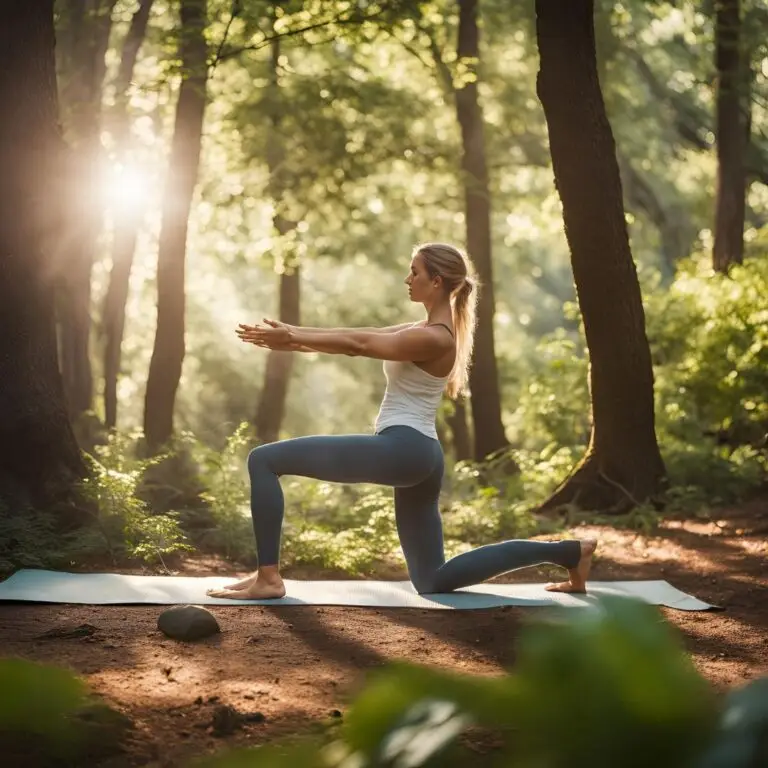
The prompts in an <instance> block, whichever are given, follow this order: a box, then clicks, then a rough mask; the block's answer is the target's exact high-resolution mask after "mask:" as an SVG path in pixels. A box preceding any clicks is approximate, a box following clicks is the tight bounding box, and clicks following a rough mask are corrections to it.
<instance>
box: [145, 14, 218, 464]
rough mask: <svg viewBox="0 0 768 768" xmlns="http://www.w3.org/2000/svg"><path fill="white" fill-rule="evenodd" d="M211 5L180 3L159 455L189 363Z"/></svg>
mask: <svg viewBox="0 0 768 768" xmlns="http://www.w3.org/2000/svg"><path fill="white" fill-rule="evenodd" d="M206 16H207V10H206V0H182V3H181V46H180V47H181V75H182V82H181V88H180V90H179V101H178V105H177V107H176V122H175V126H174V134H173V143H172V146H171V157H170V162H169V167H168V177H167V181H166V188H165V199H164V201H163V214H162V224H161V228H160V243H159V247H158V255H157V332H156V334H155V345H154V348H153V350H152V360H151V362H150V365H149V377H148V379H147V391H146V396H145V401H144V436H145V438H146V442H147V448H148V450H149V452H150V453H157V452H158V451H159V450H160V449H161V448H162V446H164V445H165V444H166V443H167V442H168V441H169V440H170V438H171V436H172V434H173V409H174V404H175V401H176V390H177V389H178V386H179V380H180V379H181V367H182V363H183V361H184V308H185V285H184V279H185V261H186V246H187V227H188V221H189V211H190V208H191V206H192V196H193V194H194V191H195V186H196V184H197V172H198V165H199V162H200V146H201V142H202V134H203V117H204V115H205V104H206V84H207V74H208V73H207V65H206V57H207V46H206V42H205V34H204V33H205V26H206V22H207V18H206Z"/></svg>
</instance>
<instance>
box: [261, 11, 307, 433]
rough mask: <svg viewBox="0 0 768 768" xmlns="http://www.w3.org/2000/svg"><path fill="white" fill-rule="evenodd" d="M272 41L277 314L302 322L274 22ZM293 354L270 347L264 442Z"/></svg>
mask: <svg viewBox="0 0 768 768" xmlns="http://www.w3.org/2000/svg"><path fill="white" fill-rule="evenodd" d="M271 34H272V35H273V39H272V40H271V42H270V54H271V55H270V70H269V86H268V88H267V92H266V94H265V98H266V106H267V110H266V113H267V116H268V119H269V135H268V136H267V166H268V168H269V195H270V197H271V199H272V205H273V207H274V211H275V213H274V217H273V225H274V228H275V231H276V233H277V235H278V237H279V242H280V246H279V248H278V251H279V252H280V256H279V257H278V262H279V263H278V264H276V268H277V271H278V273H279V278H278V281H279V286H278V317H279V319H280V321H281V322H283V323H288V324H289V325H299V324H300V296H301V283H300V274H301V273H300V266H299V263H298V260H297V259H296V257H295V251H294V249H293V248H291V247H290V245H288V244H287V243H286V240H285V237H286V235H288V234H289V233H290V232H291V231H292V230H293V229H294V228H295V226H296V225H295V223H294V222H293V221H290V220H289V219H287V218H286V216H285V213H284V210H283V209H284V207H285V202H284V196H285V189H286V179H285V177H286V172H285V171H286V169H285V165H284V163H285V146H284V143H283V136H282V131H281V113H282V110H283V104H282V98H281V95H280V38H279V37H277V36H274V35H275V30H274V25H273V26H272V30H271ZM293 358H294V355H293V354H292V353H291V352H280V351H278V350H274V349H273V350H270V351H269V354H268V355H267V363H266V368H265V372H264V385H263V387H262V389H261V396H260V398H259V406H258V408H257V411H256V419H255V424H256V435H257V437H258V438H259V440H261V441H262V442H265V443H271V442H274V441H275V440H277V439H278V438H279V436H280V428H281V426H282V423H283V419H284V417H285V403H286V400H287V398H288V387H289V385H290V381H291V371H292V369H293Z"/></svg>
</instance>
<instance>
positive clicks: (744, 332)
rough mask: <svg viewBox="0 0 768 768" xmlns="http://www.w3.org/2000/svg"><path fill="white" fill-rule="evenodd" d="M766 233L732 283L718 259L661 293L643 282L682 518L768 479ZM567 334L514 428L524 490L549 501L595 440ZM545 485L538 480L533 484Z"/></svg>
mask: <svg viewBox="0 0 768 768" xmlns="http://www.w3.org/2000/svg"><path fill="white" fill-rule="evenodd" d="M766 244H768V230H767V231H765V232H763V233H762V234H760V235H759V236H757V237H756V239H755V240H754V241H753V243H752V245H751V251H752V254H753V257H752V258H750V259H749V260H748V261H747V262H746V263H745V264H744V265H743V266H739V267H737V268H734V269H733V270H732V272H731V275H730V277H724V276H722V275H719V274H713V273H712V270H711V267H710V257H709V255H708V254H706V255H705V254H699V255H697V256H696V257H695V258H692V259H690V260H688V261H686V262H685V263H683V264H682V265H681V267H680V271H679V274H678V275H677V277H676V278H675V280H674V281H673V282H672V283H671V284H670V285H669V286H668V287H667V288H666V290H661V286H660V284H659V281H660V277H659V275H658V273H656V272H654V271H653V270H646V272H645V273H643V274H644V281H645V285H644V289H645V290H644V292H645V297H646V298H645V309H646V319H647V329H648V338H649V342H650V345H651V354H652V359H653V364H654V374H655V387H656V390H655V391H656V431H657V435H658V439H659V443H660V446H661V450H662V454H663V456H664V460H665V463H666V465H667V470H668V472H669V477H670V485H671V488H670V491H669V492H668V493H667V501H668V502H669V504H670V506H671V507H672V508H673V509H683V508H685V509H688V510H692V509H695V508H696V507H697V506H698V505H700V504H702V503H703V502H704V501H706V502H707V503H709V504H715V503H720V502H727V501H732V500H734V499H737V498H739V497H741V496H743V495H744V494H745V493H747V492H748V491H749V490H750V489H753V488H756V487H758V486H759V485H760V484H761V483H763V482H764V481H765V479H766V476H767V472H768V456H767V454H766V447H768V401H767V400H766V398H765V392H766V391H768V300H767V299H766V296H768V259H766V258H765V255H764V253H765V252H766V251H768V246H767V245H766ZM579 339H580V340H579V341H576V340H573V339H571V338H569V337H568V335H567V334H566V332H565V331H564V330H562V329H561V330H558V331H556V332H555V333H554V334H552V335H550V336H547V337H545V338H544V339H543V340H542V341H541V342H540V343H539V344H538V345H537V346H536V350H535V353H534V355H532V357H531V359H530V361H529V363H528V370H527V371H526V373H525V375H524V376H523V377H522V379H521V385H520V388H521V395H520V398H519V402H518V407H517V409H516V411H515V413H514V415H513V417H512V424H513V428H514V430H515V432H516V433H517V435H518V440H519V444H520V445H521V446H522V448H523V450H522V451H520V452H516V453H515V458H516V459H517V460H518V464H520V465H521V468H522V469H523V473H522V478H523V482H524V483H527V484H528V488H527V490H528V491H529V492H532V493H533V495H534V496H535V497H536V498H543V496H544V492H545V491H546V489H547V488H549V487H550V485H551V482H550V481H551V480H552V479H555V480H558V479H562V478H563V477H564V476H565V474H566V473H567V471H568V469H569V468H570V467H572V466H573V462H574V459H576V458H577V457H578V456H579V455H580V453H581V451H583V449H584V446H585V445H586V443H587V441H588V437H589V391H588V379H587V373H588V372H587V362H588V356H587V353H586V345H585V342H584V340H583V334H580V335H579ZM534 478H535V479H534Z"/></svg>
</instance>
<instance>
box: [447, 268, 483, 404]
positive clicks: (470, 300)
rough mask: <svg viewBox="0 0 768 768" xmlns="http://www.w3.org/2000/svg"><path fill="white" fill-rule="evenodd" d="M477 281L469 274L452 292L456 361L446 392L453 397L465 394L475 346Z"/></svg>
mask: <svg viewBox="0 0 768 768" xmlns="http://www.w3.org/2000/svg"><path fill="white" fill-rule="evenodd" d="M477 298H478V290H477V281H476V280H475V278H474V277H472V276H471V275H467V277H466V278H464V282H463V283H462V284H461V286H460V287H459V289H458V291H456V293H455V294H454V299H453V326H454V328H455V330H456V362H455V363H454V365H453V370H452V371H451V375H450V377H449V378H448V386H447V387H446V392H447V394H448V397H451V398H453V399H455V398H457V397H458V396H459V395H463V394H466V390H467V382H468V380H469V368H470V365H471V364H472V350H473V348H474V346H475V324H476V322H477V318H476V307H477Z"/></svg>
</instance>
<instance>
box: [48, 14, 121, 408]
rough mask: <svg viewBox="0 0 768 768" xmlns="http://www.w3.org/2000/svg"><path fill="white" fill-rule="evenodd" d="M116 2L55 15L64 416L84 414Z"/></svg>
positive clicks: (88, 402) (89, 396)
mask: <svg viewBox="0 0 768 768" xmlns="http://www.w3.org/2000/svg"><path fill="white" fill-rule="evenodd" d="M115 2H116V0H69V2H67V3H65V5H64V8H63V12H62V17H61V27H62V30H61V31H62V40H63V42H64V45H63V46H62V48H63V49H62V51H61V56H60V70H61V73H62V78H61V79H62V86H61V95H62V112H63V115H62V122H63V124H64V127H65V134H66V137H67V140H68V143H69V144H70V146H71V147H72V156H71V162H72V165H71V167H70V174H71V178H72V182H73V186H74V187H75V188H74V189H73V190H72V191H71V192H70V193H69V194H68V195H67V200H68V202H69V207H70V217H69V231H68V233H67V236H66V237H64V238H63V239H62V241H61V247H60V251H59V254H58V256H57V259H58V267H59V269H60V282H59V285H60V290H59V307H58V310H59V324H60V329H59V330H60V339H59V343H60V363H61V370H62V376H63V378H64V389H65V392H66V394H67V401H68V404H69V411H70V414H71V416H72V417H78V416H79V415H80V414H82V413H84V412H85V411H88V410H90V409H91V406H92V401H93V380H92V373H91V360H90V354H89V346H90V343H89V342H90V334H91V269H92V267H93V260H94V257H95V251H96V240H97V238H98V233H99V227H100V218H101V217H100V213H101V204H100V199H99V193H98V187H97V184H98V170H99V160H100V150H101V139H100V115H101V92H102V86H103V82H104V74H105V71H106V63H105V55H106V51H107V45H108V43H109V33H110V30H111V27H112V9H113V8H114V6H115Z"/></svg>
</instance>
